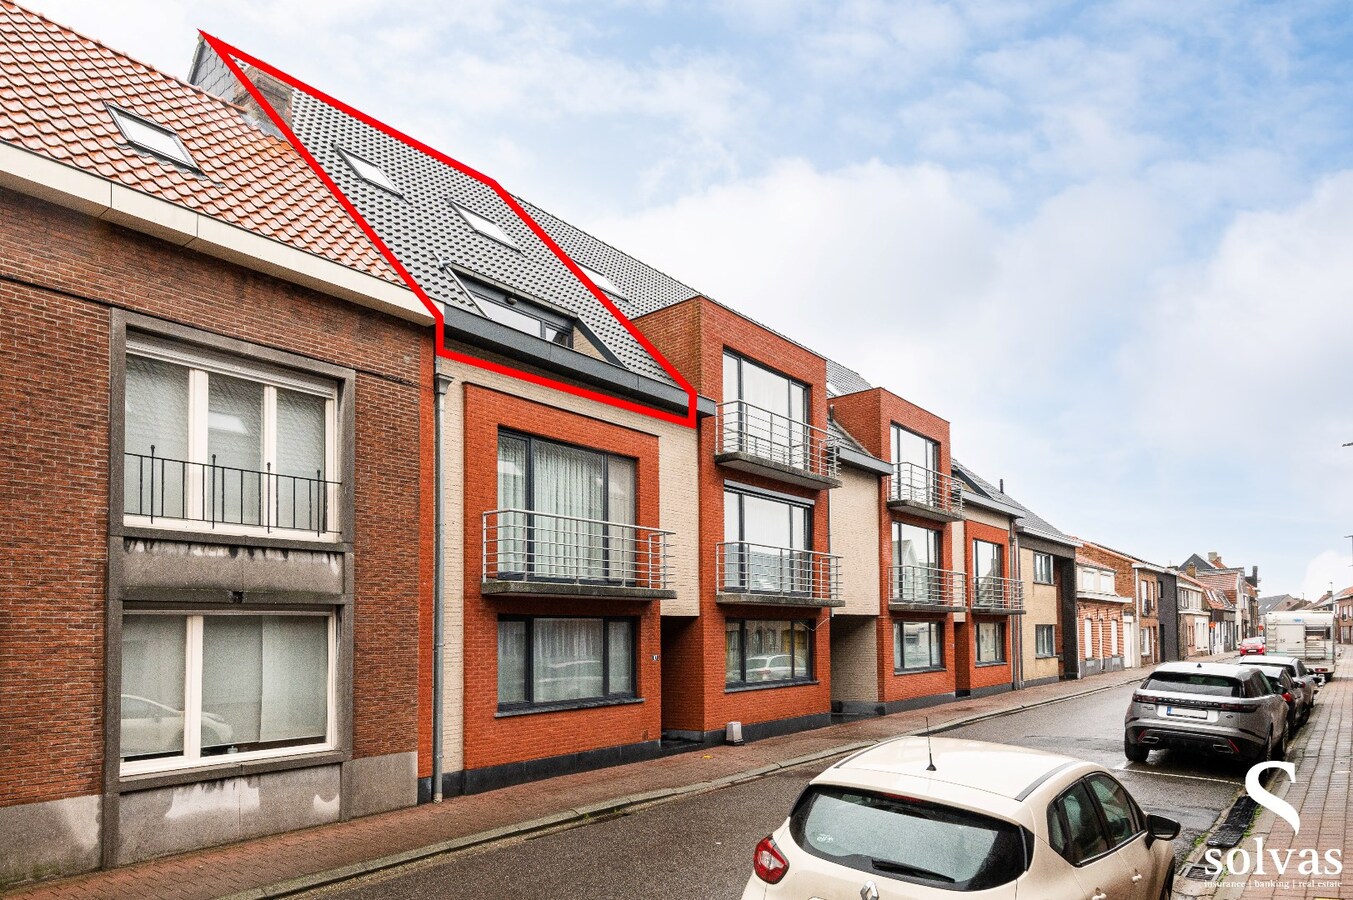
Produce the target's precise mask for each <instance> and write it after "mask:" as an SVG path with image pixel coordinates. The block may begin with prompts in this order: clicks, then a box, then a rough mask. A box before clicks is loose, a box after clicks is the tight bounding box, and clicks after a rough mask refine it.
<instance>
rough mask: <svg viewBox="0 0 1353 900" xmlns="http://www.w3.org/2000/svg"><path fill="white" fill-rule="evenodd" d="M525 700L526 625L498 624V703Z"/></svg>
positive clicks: (518, 623) (519, 622)
mask: <svg viewBox="0 0 1353 900" xmlns="http://www.w3.org/2000/svg"><path fill="white" fill-rule="evenodd" d="M525 700H526V623H525V622H523V621H520V620H518V621H513V620H510V619H509V620H506V621H504V620H500V621H499V622H498V702H499V703H504V704H505V703H523V702H525Z"/></svg>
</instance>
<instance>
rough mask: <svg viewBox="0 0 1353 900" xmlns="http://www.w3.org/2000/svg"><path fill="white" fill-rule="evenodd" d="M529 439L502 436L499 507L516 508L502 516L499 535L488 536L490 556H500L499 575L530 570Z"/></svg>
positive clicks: (499, 467)
mask: <svg viewBox="0 0 1353 900" xmlns="http://www.w3.org/2000/svg"><path fill="white" fill-rule="evenodd" d="M526 506H527V503H526V441H524V440H522V439H521V438H516V437H510V436H508V435H500V436H499V437H498V508H499V509H503V510H512V512H505V513H503V514H502V515H501V516H500V517H499V519H498V532H497V534H490V535H488V539H489V541H490V544H489V547H488V552H489V554H490V556H492V555H493V554H495V553H496V554H497V556H498V574H499V575H504V574H509V573H514V572H516V573H520V572H525V571H526V567H527V566H526V563H527V560H526V548H527V537H528V534H527V527H528V520H529V517H528V516H527V514H526V513H525V512H524V511H523V510H525V509H526Z"/></svg>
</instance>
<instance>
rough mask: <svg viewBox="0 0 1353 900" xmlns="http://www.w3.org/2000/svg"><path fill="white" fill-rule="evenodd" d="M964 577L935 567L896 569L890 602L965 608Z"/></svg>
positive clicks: (892, 579)
mask: <svg viewBox="0 0 1353 900" xmlns="http://www.w3.org/2000/svg"><path fill="white" fill-rule="evenodd" d="M965 578H966V576H964V574H963V573H962V572H953V571H950V570H948V569H937V568H935V567H934V566H893V567H892V576H891V579H890V584H891V585H892V590H891V592H890V595H889V601H890V602H892V603H905V604H915V605H916V606H949V607H953V608H955V609H962V608H963V606H964V604H965V603H966V595H965V593H964V590H963V589H964V582H965Z"/></svg>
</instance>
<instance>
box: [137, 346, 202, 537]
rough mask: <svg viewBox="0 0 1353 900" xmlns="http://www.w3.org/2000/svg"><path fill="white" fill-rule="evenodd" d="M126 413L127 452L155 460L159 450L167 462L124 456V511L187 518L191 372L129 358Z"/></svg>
mask: <svg viewBox="0 0 1353 900" xmlns="http://www.w3.org/2000/svg"><path fill="white" fill-rule="evenodd" d="M123 409H124V412H125V421H126V424H125V426H124V427H125V430H124V432H123V441H124V447H123V449H124V450H125V451H126V452H127V453H134V454H139V455H140V456H143V457H149V456H150V453H151V447H152V446H153V447H154V448H155V457H156V459H157V460H165V462H156V463H154V464H153V465H152V464H151V462H150V460H149V459H139V458H124V465H123V471H124V475H123V510H124V511H125V512H126V513H127V514H128V515H142V516H149V515H155V516H167V517H170V518H186V517H187V516H188V509H187V504H186V499H185V497H184V490H183V487H184V485H185V484H186V483H187V481H188V470H187V468H186V466H185V462H186V461H187V459H188V370H187V369H186V368H184V367H183V366H175V365H172V364H170V363H166V362H160V361H159V360H155V359H147V358H146V357H144V356H128V357H127V387H126V396H125V399H124V403H123ZM152 490H153V492H154V494H153V495H154V505H153V506H152V503H151V498H152Z"/></svg>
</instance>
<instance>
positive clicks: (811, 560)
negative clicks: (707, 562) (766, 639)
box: [715, 541, 841, 604]
mask: <svg viewBox="0 0 1353 900" xmlns="http://www.w3.org/2000/svg"><path fill="white" fill-rule="evenodd" d="M840 563H841V558H840V557H839V556H835V555H833V554H831V553H818V552H816V551H813V550H793V549H790V548H788V547H767V546H764V545H762V544H750V543H747V542H746V541H729V542H727V543H723V544H719V546H718V552H717V554H716V563H715V565H716V577H717V578H718V584H719V590H720V591H723V592H725V593H738V594H780V595H784V596H788V597H796V598H802V599H804V600H811V601H820V602H822V603H823V604H829V603H835V602H836V601H837V600H838V599H839V598H840V596H841V565H840Z"/></svg>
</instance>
